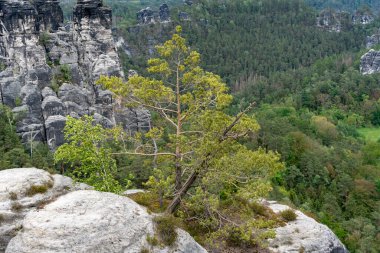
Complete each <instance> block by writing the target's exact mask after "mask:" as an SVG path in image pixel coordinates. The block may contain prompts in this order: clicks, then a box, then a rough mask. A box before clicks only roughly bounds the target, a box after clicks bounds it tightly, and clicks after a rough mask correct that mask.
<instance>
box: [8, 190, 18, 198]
mask: <svg viewBox="0 0 380 253" xmlns="http://www.w3.org/2000/svg"><path fill="white" fill-rule="evenodd" d="M9 199H10V200H17V194H16V193H15V192H10V193H9Z"/></svg>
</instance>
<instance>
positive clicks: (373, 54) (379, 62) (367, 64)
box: [360, 49, 380, 75]
mask: <svg viewBox="0 0 380 253" xmlns="http://www.w3.org/2000/svg"><path fill="white" fill-rule="evenodd" d="M360 72H361V73H362V74H363V75H369V74H373V73H379V72H380V51H375V50H373V49H371V50H369V51H368V53H366V54H364V55H363V56H362V57H361V59H360Z"/></svg>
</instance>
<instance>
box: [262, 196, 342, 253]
mask: <svg viewBox="0 0 380 253" xmlns="http://www.w3.org/2000/svg"><path fill="white" fill-rule="evenodd" d="M268 206H269V207H270V208H271V209H272V210H273V211H274V212H275V213H278V212H281V211H283V210H286V209H289V207H288V206H286V205H281V204H278V203H276V202H273V201H270V202H268ZM295 212H296V214H297V219H296V220H295V221H290V222H288V223H287V224H286V226H284V227H278V228H276V238H275V239H271V240H270V250H271V251H272V252H275V253H291V252H294V253H298V252H305V253H348V251H347V250H346V248H345V247H344V245H343V244H342V243H341V242H340V241H339V239H338V238H337V237H336V235H335V234H334V233H333V232H332V231H331V230H330V229H329V228H328V227H327V226H325V225H323V224H320V223H318V222H316V221H315V220H314V219H312V218H310V217H308V216H306V215H305V214H303V213H302V212H300V211H295Z"/></svg>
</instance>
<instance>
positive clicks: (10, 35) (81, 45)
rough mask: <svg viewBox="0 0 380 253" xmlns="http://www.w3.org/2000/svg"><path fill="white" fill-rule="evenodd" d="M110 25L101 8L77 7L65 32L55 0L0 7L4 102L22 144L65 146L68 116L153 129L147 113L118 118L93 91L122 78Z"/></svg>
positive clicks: (103, 94) (92, 3)
mask: <svg viewBox="0 0 380 253" xmlns="http://www.w3.org/2000/svg"><path fill="white" fill-rule="evenodd" d="M111 24H112V13H111V9H110V8H108V7H105V6H104V5H103V3H102V1H101V0H78V2H77V5H76V6H75V8H74V11H73V21H72V22H71V23H66V24H63V14H62V10H61V8H60V6H59V1H57V0H49V1H45V0H36V1H27V0H17V1H15V0H0V71H1V72H0V98H1V103H3V104H5V105H7V106H10V107H11V108H13V112H14V113H15V114H16V116H17V117H18V118H19V121H18V124H17V132H18V133H19V134H20V135H21V136H22V139H23V141H24V142H28V141H31V140H32V141H46V142H47V143H48V144H49V146H50V148H51V149H54V148H55V147H56V146H58V145H60V144H62V142H63V134H62V129H63V127H64V124H65V120H66V119H65V116H67V115H72V116H74V117H78V116H82V115H84V114H90V115H94V118H95V119H96V120H97V121H98V122H99V123H102V124H103V125H105V126H111V125H114V124H116V123H121V124H123V125H124V127H125V128H130V129H132V130H135V129H139V128H146V127H148V125H149V114H148V113H147V112H146V111H144V110H123V111H120V112H117V113H115V112H114V110H113V106H112V105H113V102H114V101H113V99H112V94H111V93H110V92H109V91H106V90H102V89H101V88H100V87H98V86H97V85H96V84H95V81H96V80H97V78H98V77H99V76H100V75H102V74H104V75H117V76H123V73H122V71H121V67H120V62H119V58H118V54H117V51H116V48H115V43H114V40H113V36H112V30H111Z"/></svg>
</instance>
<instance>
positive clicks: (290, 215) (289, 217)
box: [279, 209, 297, 221]
mask: <svg viewBox="0 0 380 253" xmlns="http://www.w3.org/2000/svg"><path fill="white" fill-rule="evenodd" d="M279 215H280V216H281V217H282V218H283V219H284V220H285V221H294V220H296V219H297V214H296V213H295V212H294V210H293V209H286V210H284V211H281V212H280V213H279Z"/></svg>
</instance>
